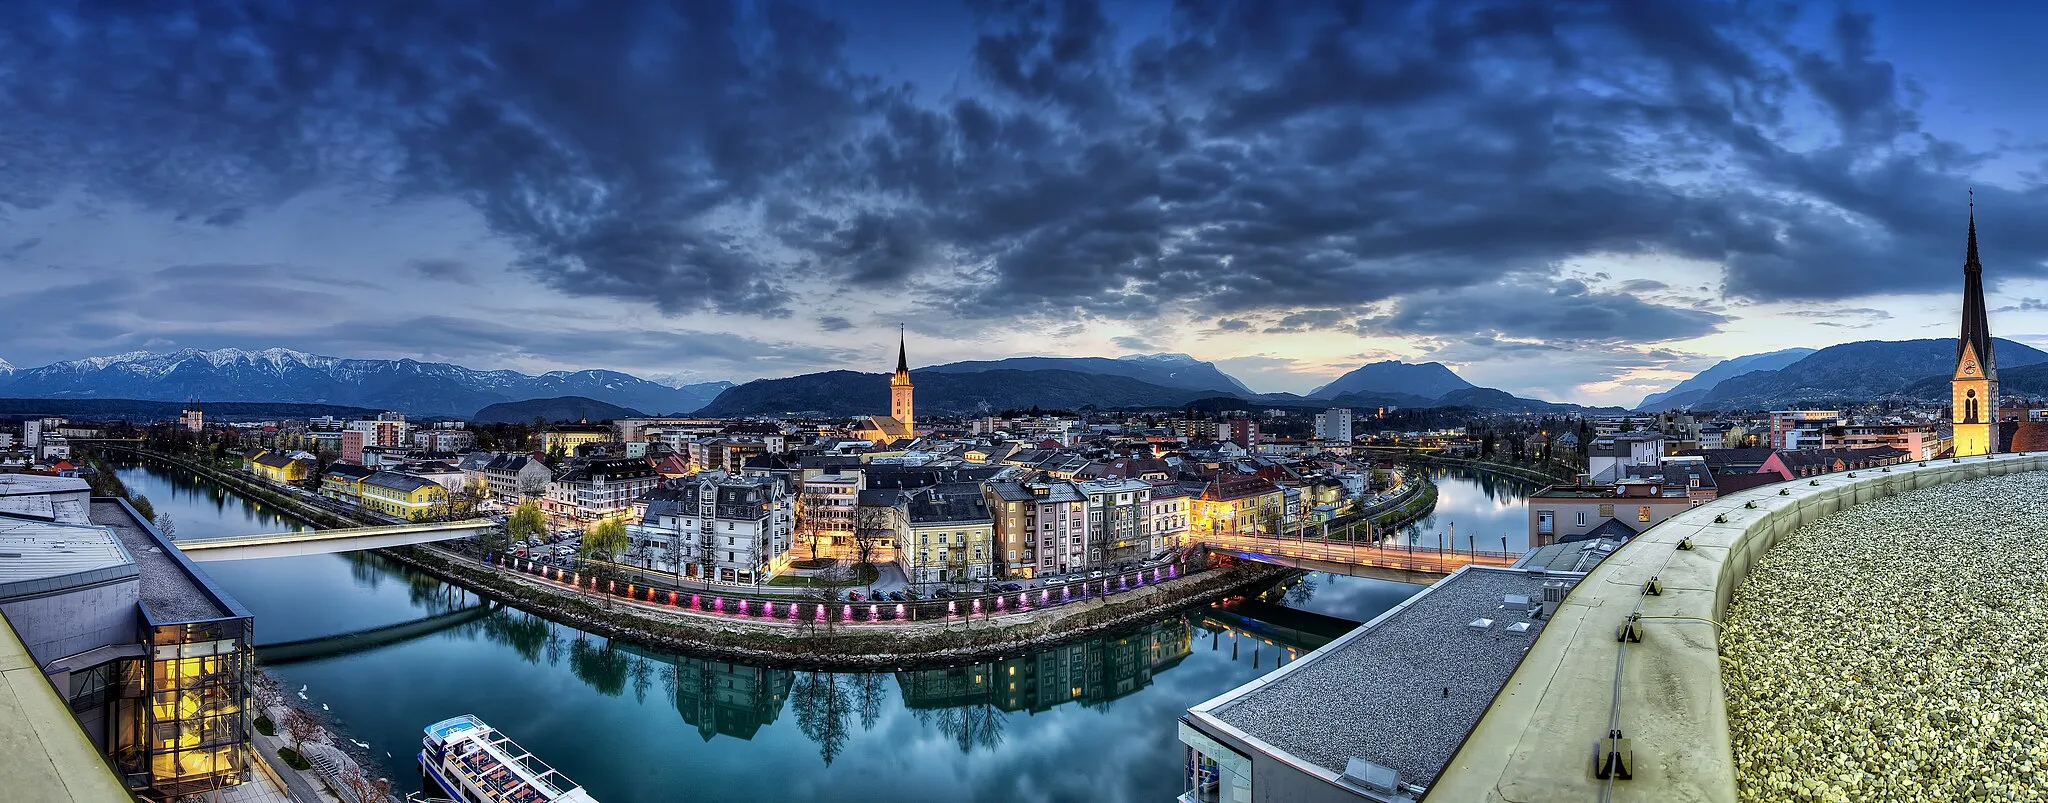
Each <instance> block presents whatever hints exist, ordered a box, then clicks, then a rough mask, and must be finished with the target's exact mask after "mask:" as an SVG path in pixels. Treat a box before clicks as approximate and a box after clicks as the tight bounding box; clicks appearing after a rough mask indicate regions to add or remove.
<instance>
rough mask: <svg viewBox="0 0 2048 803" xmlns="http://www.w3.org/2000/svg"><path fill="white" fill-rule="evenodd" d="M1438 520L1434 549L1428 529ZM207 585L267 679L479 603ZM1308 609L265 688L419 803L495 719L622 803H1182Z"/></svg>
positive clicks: (265, 516)
mask: <svg viewBox="0 0 2048 803" xmlns="http://www.w3.org/2000/svg"><path fill="white" fill-rule="evenodd" d="M119 474H120V477H121V479H122V481H123V482H124V483H125V484H126V485H127V486H128V488H129V489H130V490H131V491H132V492H134V493H140V494H145V495H147V496H148V497H149V498H150V500H151V502H152V503H153V504H154V505H155V507H156V509H157V511H159V512H162V513H167V514H169V515H170V517H171V519H172V521H173V522H174V523H175V527H176V530H177V533H178V534H179V535H180V536H184V537H204V536H214V535H230V534H245V533H257V532H266V531H275V530H279V529H292V528H295V527H296V526H297V525H296V524H295V523H293V522H292V521H290V520H288V519H286V518H284V517H282V516H280V515H278V514H277V513H276V512H274V511H272V510H268V509H266V508H265V507H264V506H263V505H262V504H261V503H260V502H255V501H250V500H245V499H243V498H241V497H239V496H235V495H233V494H229V493H227V492H225V491H222V490H220V489H219V488H218V487H217V486H214V485H212V484H211V483H208V482H206V481H204V480H200V479H198V478H196V477H193V476H191V475H189V474H185V473H183V472H178V471H173V470H170V469H163V468H158V467H142V466H136V465H128V466H124V467H122V468H121V469H120V470H119ZM1519 488H1521V486H1519V485H1515V486H1509V485H1500V484H1494V483H1487V482H1484V481H1483V480H1481V479H1475V478H1473V477H1470V476H1459V475H1457V474H1454V473H1453V474H1445V475H1442V476H1441V478H1440V479H1439V493H1440V495H1439V505H1440V506H1442V509H1443V512H1441V513H1440V514H1439V517H1452V518H1447V519H1446V523H1448V521H1449V520H1458V521H1459V533H1460V535H1461V537H1462V535H1463V534H1464V533H1465V532H1466V531H1465V527H1466V525H1465V524H1464V521H1466V520H1470V521H1472V522H1475V524H1477V523H1480V522H1482V521H1485V519H1484V518H1483V517H1482V516H1481V515H1479V513H1480V512H1481V511H1488V510H1493V511H1496V513H1495V515H1494V519H1496V520H1498V521H1506V520H1508V519H1510V518H1512V519H1514V520H1516V521H1520V517H1521V514H1520V513H1519V504H1518V503H1515V504H1513V505H1512V506H1513V507H1515V508H1516V511H1514V512H1513V514H1512V515H1509V513H1507V512H1505V510H1504V507H1503V506H1504V505H1506V504H1508V502H1507V501H1506V500H1509V499H1511V498H1516V499H1518V496H1516V489H1519ZM1468 516H1469V519H1468V518H1467V517H1468ZM1434 518H1437V517H1431V519H1425V520H1424V521H1422V522H1418V523H1417V524H1416V525H1415V528H1416V529H1415V532H1417V533H1427V532H1428V530H1427V528H1428V527H1429V526H1430V522H1431V520H1433V519H1434ZM1485 526H1492V525H1490V524H1488V525H1485ZM1523 526H1526V525H1523ZM1418 537H1419V536H1418ZM204 568H205V570H206V571H207V573H209V574H211V575H212V576H213V577H214V578H216V579H217V580H218V581H219V582H220V584H221V585H222V586H224V587H225V588H227V590H228V591H229V592H230V593H232V594H233V595H235V596H236V597H237V598H238V599H240V600H241V602H242V603H243V604H244V605H246V606H247V607H248V608H249V610H250V611H252V612H253V613H254V614H255V616H256V642H257V644H258V645H259V648H258V655H259V660H261V659H262V657H263V655H264V654H265V650H264V648H265V647H269V646H271V645H276V644H279V643H281V642H299V641H302V640H306V639H320V638H321V637H326V636H335V635H339V634H345V633H351V632H358V631H365V630H375V629H377V628H384V627H388V626H392V625H398V624H403V623H407V622H413V621H417V620H420V619H422V618H425V617H429V616H433V615H436V614H440V613H445V612H449V611H455V610H462V609H465V608H467V607H468V606H470V605H474V604H475V603H476V601H475V599H474V597H472V596H470V595H468V594H466V593H463V592H461V591H460V590H458V589H454V588H451V587H448V586H446V585H444V584H442V583H440V582H439V581H437V580H434V579H432V578H430V577H426V576H424V575H421V574H418V573H417V572H414V571H412V570H410V569H408V568H406V567H403V566H400V565H397V564H395V563H392V562H390V561H387V560H384V559H382V558H380V557H377V556H374V555H371V554H368V553H353V554H345V555H317V556H308V557H297V558H278V559H271V560H253V561H237V562H221V563H208V564H205V566H204ZM1419 588H1420V587H1419V586H1412V585H1406V584H1402V583H1392V582H1385V581H1379V580H1367V579H1361V578H1354V577H1342V576H1330V575H1323V574H1310V575H1305V576H1303V577H1302V578H1300V579H1299V580H1298V581H1296V582H1294V583H1293V584H1291V585H1290V586H1289V587H1288V588H1287V589H1286V590H1285V593H1284V594H1280V595H1276V597H1277V599H1278V600H1280V604H1281V605H1284V606H1287V607H1291V608H1295V609H1300V610H1305V611H1311V612H1314V613H1320V614H1325V615H1328V616H1335V617H1341V618H1345V619H1350V620H1353V621H1365V620H1367V619H1370V618H1372V617H1373V616H1377V615H1378V614H1380V613H1382V612H1384V611H1386V610H1387V609H1389V608H1391V607H1393V606H1394V605H1397V604H1399V603H1400V602H1401V601H1402V600H1405V599H1407V598H1408V597H1409V596H1410V595H1412V594H1413V593H1414V592H1415V591H1417V590H1419ZM1286 613H1287V612H1286V611H1285V610H1279V611H1273V610H1267V611H1266V614H1265V616H1266V619H1267V620H1271V621H1260V620H1247V619H1246V618H1244V617H1241V616H1238V615H1236V614H1234V613H1232V612H1230V611H1224V610H1220V609H1216V608H1213V607H1204V608H1196V609H1193V610H1189V611H1184V612H1181V613H1178V614H1168V615H1164V616H1162V617H1161V618H1160V619H1159V620H1157V621H1154V622H1152V623H1150V624H1148V625H1146V626H1144V627H1143V628H1140V629H1138V630H1137V631H1136V632H1133V633H1130V634H1128V635H1124V636H1120V637H1114V638H1101V639H1090V640H1085V641H1081V642H1077V643H1072V644H1067V645H1061V646H1056V647H1051V648H1047V649H1044V650H1040V651H1038V652H1035V653H1033V654H1031V655H1027V656H1023V657H1020V658H1016V659H1011V660H1006V661H997V662H988V663H982V664H976V665H971V666H964V667H958V668H952V669H928V670H916V671H908V672H895V673H824V672H806V671H794V670H789V669H782V668H776V667H757V666H746V665H740V664H728V663H721V662H716V661H708V660H703V659H698V658H693V657H688V656H675V655H664V654H656V653H651V652H646V651H641V650H637V649H633V648H630V647H627V646H626V645H623V644H616V643H610V642H607V641H606V640H604V639H602V638H597V637H591V636H586V635H584V634H582V633H579V632H577V631H575V630H573V629H571V628H567V627H562V626H559V625H555V624H552V623H550V622H547V621H546V620H543V619H540V618H538V617H535V616H531V615H528V614H525V613H523V612H519V611H514V610H506V609H498V610H495V611H492V612H489V613H481V614H479V615H477V616H471V617H449V618H451V619H454V620H455V621H454V622H453V623H452V624H451V626H449V627H447V628H445V629H440V630H437V631H435V632H430V633H426V634H417V633H415V634H409V635H410V636H411V637H410V638H408V639H404V640H396V641H391V642H388V643H379V644H376V645H375V646H370V647H368V648H362V647H361V646H360V645H357V648H355V649H352V650H350V651H340V652H336V653H334V654H326V655H322V654H320V653H321V652H322V645H321V644H320V643H318V642H316V643H315V644H313V645H311V646H310V647H308V646H307V645H304V644H300V645H298V646H297V648H296V649H300V650H304V651H310V652H311V653H313V654H312V655H310V656H305V655H303V654H302V655H301V656H300V657H299V658H298V659H296V660H290V661H276V660H268V661H264V663H265V667H264V668H265V670H266V671H268V672H269V673H271V674H272V675H273V676H275V677H276V678H277V679H278V680H279V681H280V682H281V683H283V684H284V685H285V686H286V687H287V688H290V689H294V690H296V689H299V688H300V687H302V686H303V687H304V688H305V695H306V697H307V698H308V701H309V703H308V704H309V705H312V706H314V707H315V708H321V709H323V710H324V711H325V712H326V714H327V716H329V717H331V718H332V720H333V722H334V726H335V728H336V729H337V730H338V731H339V732H341V733H342V734H344V735H346V736H347V737H349V738H351V739H353V740H357V741H360V742H364V743H367V744H369V745H370V747H369V748H368V750H367V753H368V754H369V757H370V758H371V759H372V760H374V761H375V762H377V763H378V764H380V765H381V766H380V768H381V769H382V770H383V771H384V772H385V773H386V774H388V775H389V776H390V777H391V778H392V779H393V781H394V784H395V786H396V787H397V788H398V789H400V790H401V791H410V790H415V789H417V788H418V786H419V780H418V771H417V768H416V766H415V764H414V762H413V758H412V754H413V752H414V751H415V750H417V749H418V746H419V737H420V729H421V728H422V727H423V726H425V725H427V724H429V723H431V722H434V721H436V720H439V719H442V718H445V717H448V716H453V715H455V714H461V713H473V714H476V715H478V716H479V717H481V718H482V719H483V720H484V721H485V722H488V723H490V724H492V725H493V726H496V727H498V728H501V729H503V730H504V731H505V732H506V733H508V734H509V735H511V736H512V737H513V738H515V739H517V740H518V741H519V742H520V743H521V744H522V745H524V746H526V747H527V748H528V749H530V750H532V751H534V753H535V754H536V755H538V756H540V757H542V758H543V759H544V760H546V761H548V762H549V763H550V764H552V765H553V766H554V767H555V768H556V769H558V770H560V771H562V772H563V773H564V774H566V775H568V776H569V777H571V778H574V779H576V780H577V781H578V782H579V783H581V784H583V785H584V787H585V788H586V789H588V790H589V791H590V792H591V794H592V795H594V796H595V797H596V798H597V799H599V800H603V801H607V802H608V803H619V802H620V801H653V800H676V799H689V800H692V801H728V800H730V801H742V800H810V799H834V800H850V801H870V800H871V801H887V802H888V803H914V802H915V801H949V802H953V801H964V800H1089V801H1131V802H1132V803H1138V802H1140V801H1143V802H1144V803H1156V801H1161V800H1170V799H1172V798H1173V797H1174V796H1175V795H1177V794H1179V793H1180V791H1181V771H1180V766H1179V765H1180V760H1181V756H1180V747H1179V743H1178V741H1177V740H1176V738H1175V736H1174V721H1175V719H1176V718H1177V717H1178V716H1179V715H1180V714H1181V713H1182V712H1183V711H1184V710H1185V709H1186V708H1187V707H1188V706H1191V705H1194V704H1195V703H1199V702H1201V701H1203V700H1206V699H1208V698H1210V697H1213V696H1215V695H1217V694H1219V693H1222V692H1224V691H1227V690H1229V689H1231V688H1233V687H1235V686H1238V685H1240V684H1242V683H1244V682H1246V681H1248V680H1251V679H1253V678H1256V677H1258V676H1260V675H1262V674H1264V673H1266V672H1268V671H1271V670H1272V669H1273V668H1274V667H1275V666H1277V665H1279V663H1280V662H1284V661H1288V660H1293V658H1295V657H1298V656H1299V655H1302V654H1306V653H1307V652H1308V651H1309V650H1310V649H1313V647H1314V646H1316V645H1318V644H1320V643H1323V642H1324V641H1325V640H1326V637H1321V636H1318V635H1316V634H1309V633H1302V632H1298V631H1295V630H1291V629H1289V628H1290V627H1291V626H1292V624H1293V623H1290V622H1287V621H1281V620H1286V619H1288V618H1289V617H1288V616H1287V615H1286ZM1276 614H1277V615H1276ZM1310 618H1312V617H1310ZM1255 633H1256V634H1257V635H1254V634H1255ZM1290 640H1292V641H1293V643H1292V644H1290V643H1289V642H1290Z"/></svg>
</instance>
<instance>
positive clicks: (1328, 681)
mask: <svg viewBox="0 0 2048 803" xmlns="http://www.w3.org/2000/svg"><path fill="white" fill-rule="evenodd" d="M1577 579H1578V576H1577V575H1567V574H1545V573H1538V572H1529V571H1523V570H1512V569H1501V568H1490V567H1478V566H1472V567H1466V568H1464V569H1460V570H1458V572H1457V573H1455V574H1453V575H1451V576H1450V577H1446V578H1444V579H1443V580H1440V581H1438V582H1437V583H1436V584H1435V585H1432V586H1430V587H1429V588H1428V589H1425V590H1424V591H1422V592H1421V593H1419V594H1417V595H1415V596H1414V597H1413V598H1411V599H1409V600H1408V601H1407V602H1405V603H1402V604H1401V605H1400V606H1398V607H1396V608H1394V609H1393V610H1391V611H1388V612H1387V613H1385V614H1383V615H1381V616H1380V617H1379V618H1377V619H1374V620H1373V621H1372V622H1369V623H1367V624H1366V625H1364V626H1363V627H1360V628H1359V629H1357V630H1353V631H1352V632H1350V633H1348V634H1346V635H1345V636H1344V637H1342V638H1340V639H1338V640H1337V641H1334V642H1331V643H1330V644H1329V645H1328V646H1326V647H1323V648H1322V649H1320V650H1317V651H1316V652H1314V653H1311V654H1309V655H1308V656H1305V657H1303V658H1302V659H1301V660H1298V661H1296V662H1294V663H1293V664H1291V665H1289V666H1287V667H1285V668H1283V669H1281V670H1278V671H1275V672H1274V673H1273V674H1271V675H1268V676H1266V677H1265V678H1262V679H1260V680H1255V681H1252V682H1251V683H1248V684H1246V685H1244V686H1241V687H1239V688H1237V689H1236V690H1233V691H1231V692H1229V693H1227V694H1225V695H1223V696H1222V697H1218V698H1216V699H1214V700H1210V701H1209V702H1206V703H1203V704H1201V705H1199V706H1196V707H1195V708H1193V709H1190V711H1191V712H1192V713H1194V714H1195V715H1197V716H1198V717H1199V716H1207V717H1210V718H1213V719H1215V720H1218V721H1221V722H1222V723H1224V724H1226V725H1229V726H1231V727H1233V728H1236V729H1237V730H1240V731H1242V732H1244V733H1245V734H1246V735H1248V736H1251V737H1253V738H1255V739H1258V740H1261V741H1264V742H1265V743H1267V744H1269V745H1272V746H1273V747H1274V748H1275V749H1277V750H1280V751H1283V752H1285V753H1287V754H1291V755H1292V756H1293V757H1294V758H1295V759H1297V760H1300V761H1302V762H1305V763H1308V764H1313V765H1315V766H1318V767H1321V768H1323V769H1325V770H1328V771H1329V772H1331V773H1334V774H1339V775H1341V774H1342V773H1343V772H1344V769H1345V765H1346V764H1347V763H1348V762H1349V761H1350V759H1351V758H1352V757H1354V756H1355V757H1358V758H1363V759H1365V760H1367V761H1371V762H1374V763H1377V764H1381V765H1384V766H1387V767H1390V768H1393V769H1394V770H1396V771H1398V772H1399V773H1401V780H1402V782H1403V783H1408V784H1422V785H1427V784H1429V783H1431V782H1432V781H1434V780H1435V779H1436V776H1437V775H1438V773H1440V772H1442V771H1443V768H1444V767H1445V765H1447V764H1449V763H1450V760H1451V755H1452V754H1453V753H1455V752H1456V751H1457V749H1458V746H1459V744H1461V743H1463V742H1464V740H1465V736H1466V734H1467V733H1470V732H1471V730H1472V726H1473V725H1475V724H1477V723H1478V722H1479V718H1480V717H1481V716H1482V715H1484V714H1485V713H1486V710H1487V708H1488V707H1489V706H1491V705H1492V703H1493V698H1494V695H1495V694H1497V693H1498V692H1499V691H1500V689H1501V687H1502V686H1503V685H1505V684H1506V683H1507V679H1508V676H1509V675H1511V674H1513V673H1514V671H1515V667H1516V666H1517V665H1519V664H1521V662H1522V656H1523V654H1525V653H1526V652H1528V649H1529V646H1530V645H1531V644H1533V643H1534V642H1535V639H1536V635H1537V634H1538V633H1539V632H1541V631H1542V629H1543V625H1544V624H1545V623H1546V622H1547V621H1548V620H1547V619H1531V618H1530V616H1529V615H1528V608H1529V607H1531V604H1533V603H1531V604H1515V605H1506V604H1504V601H1505V599H1506V598H1507V597H1509V596H1518V597H1523V598H1527V599H1529V600H1533V601H1536V602H1540V601H1541V600H1542V599H1543V584H1544V583H1546V582H1556V581H1559V580H1563V581H1566V582H1576V581H1577ZM1478 619H1491V620H1492V621H1491V623H1490V624H1489V625H1488V626H1487V627H1485V628H1483V629H1482V628H1477V627H1473V626H1472V623H1473V622H1474V621H1475V620H1478ZM1520 624H1526V625H1528V627H1527V628H1526V629H1525V630H1523V631H1521V632H1516V631H1511V630H1509V629H1508V628H1509V627H1510V626H1514V625H1520ZM1446 687H1448V688H1449V689H1450V692H1449V696H1448V697H1446V696H1445V693H1444V689H1445V688H1446Z"/></svg>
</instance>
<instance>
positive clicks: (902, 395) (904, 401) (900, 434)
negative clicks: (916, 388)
mask: <svg viewBox="0 0 2048 803" xmlns="http://www.w3.org/2000/svg"><path fill="white" fill-rule="evenodd" d="M912 392H913V391H912V387H911V384H910V348H909V343H908V342H907V338H906V337H905V336H904V334H903V331H902V330H901V329H900V328H899V329H898V330H897V332H896V373H895V374H894V375H892V376H890V377H889V415H888V417H886V418H885V417H882V416H868V417H866V418H863V419H861V422H860V429H859V431H858V433H857V434H858V435H859V437H860V438H861V439H862V440H869V441H874V442H875V443H880V444H890V443H895V442H897V441H904V440H910V439H911V438H914V437H917V412H916V406H915V405H914V403H913V400H912Z"/></svg>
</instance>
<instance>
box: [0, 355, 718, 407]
mask: <svg viewBox="0 0 2048 803" xmlns="http://www.w3.org/2000/svg"><path fill="white" fill-rule="evenodd" d="M731 386H732V383H730V382H707V383H702V384H696V385H686V386H683V387H680V388H678V387H670V386H667V385H661V384H657V383H654V382H649V381H647V380H644V379H640V378H639V377H635V376H633V375H631V374H624V373H620V372H617V371H601V370H586V371H550V372H548V373H545V374H540V375H538V376H533V375H528V374H522V373H519V372H518V371H477V370H473V369H470V368H464V367H462V366H460V365H452V364H449V363H438V362H420V361H418V360H410V359H406V360H356V359H344V358H340V357H326V356H321V355H316V354H307V353H305V352H302V351H293V350H291V349H280V348H272V349H263V350H261V351H244V350H241V349H215V350H212V351H201V350H199V349H181V350H178V351H173V352H169V353H162V354H158V353H152V352H147V351H136V352H129V353H127V354H116V355H113V356H108V357H88V358H86V359H81V360H67V361H64V362H57V363H51V364H49V365H45V366H42V367H40V368H30V369H16V370H11V371H6V372H4V373H0V396H15V397H26V398H66V399H75V398H101V399H140V400H149V401H177V402H183V401H189V400H196V401H198V402H200V403H202V404H204V403H206V402H294V403H306V404H338V405H347V406H352V407H374V408H377V409H381V410H399V411H402V412H406V413H412V414H415V415H422V416H452V417H465V418H466V417H468V416H470V415H471V414H473V413H475V412H476V411H477V410H479V409H482V408H484V407H487V406H489V405H492V404H497V403H499V402H507V401H523V400H527V399H541V398H554V397H559V396H584V397H588V398H591V399H596V400H598V401H601V402H605V403H608V404H616V405H619V406H621V407H628V408H632V409H636V410H648V411H653V412H658V413H688V412H691V411H694V410H696V409H697V408H699V407H702V406H704V405H705V404H706V403H708V402H710V401H711V400H712V399H713V398H715V397H716V396H717V395H718V394H719V393H720V392H722V391H724V390H726V389H727V388H729V387H731Z"/></svg>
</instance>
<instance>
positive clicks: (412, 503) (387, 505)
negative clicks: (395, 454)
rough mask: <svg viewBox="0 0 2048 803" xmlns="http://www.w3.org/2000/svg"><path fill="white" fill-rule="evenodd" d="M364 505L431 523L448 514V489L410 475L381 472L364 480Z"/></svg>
mask: <svg viewBox="0 0 2048 803" xmlns="http://www.w3.org/2000/svg"><path fill="white" fill-rule="evenodd" d="M361 505H362V506H363V507H364V508H366V509H369V510H374V511H377V512H379V513H384V514H387V515H391V516H397V517H399V518H401V519H405V520H406V521H427V520H430V519H437V518H441V517H444V516H446V515H448V489H446V488H443V487H441V486H440V485H438V484H436V483H435V482H434V481H432V480H428V479H423V478H420V477H415V476H412V475H410V474H401V473H399V472H396V471H379V472H377V473H375V474H371V475H370V476H368V477H365V478H363V481H362V502H361Z"/></svg>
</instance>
